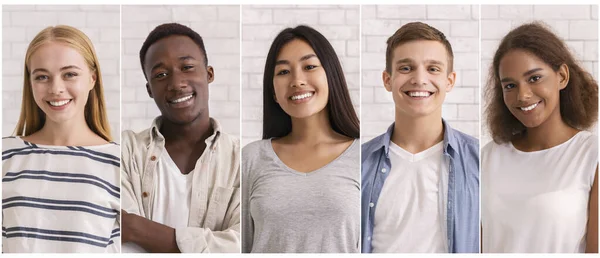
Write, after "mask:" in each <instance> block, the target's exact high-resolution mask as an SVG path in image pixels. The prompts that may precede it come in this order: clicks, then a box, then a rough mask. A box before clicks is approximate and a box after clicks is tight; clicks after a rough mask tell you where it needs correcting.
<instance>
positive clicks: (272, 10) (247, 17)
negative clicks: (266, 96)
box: [242, 5, 360, 146]
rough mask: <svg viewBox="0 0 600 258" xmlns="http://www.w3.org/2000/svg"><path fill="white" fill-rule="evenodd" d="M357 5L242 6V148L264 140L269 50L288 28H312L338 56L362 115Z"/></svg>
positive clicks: (358, 110) (351, 94)
mask: <svg viewBox="0 0 600 258" xmlns="http://www.w3.org/2000/svg"><path fill="white" fill-rule="evenodd" d="M359 12H360V8H359V6H358V5H346V6H325V5H320V6H307V5H301V6H266V5H261V6H248V5H244V6H242V94H243V96H244V98H243V100H242V130H243V132H242V146H244V145H246V144H248V143H250V142H252V141H256V140H259V139H260V138H261V136H262V101H263V100H262V79H263V70H264V66H265V62H266V57H267V53H268V52H269V47H270V46H271V43H272V42H273V39H275V36H277V34H278V33H279V32H280V31H282V30H283V29H285V28H287V27H295V26H297V25H300V24H304V25H309V26H311V27H313V28H315V29H316V30H318V31H319V32H320V33H321V34H323V35H324V36H325V38H327V39H328V40H329V42H330V43H331V45H332V46H333V48H334V49H335V52H336V54H337V55H338V57H339V59H340V62H341V63H342V67H343V70H344V74H345V75H346V82H347V83H348V89H349V91H350V96H351V98H352V102H353V103H354V107H355V110H356V112H357V115H358V114H360V113H359V112H360V109H359V102H360V88H359V87H360V86H359V76H360V71H359V67H360V63H359V62H360V61H359V60H360V59H359V58H360V55H359V53H360V51H359V44H360V43H359V42H360V41H359V40H360V39H359V27H360V26H359V19H360V16H359Z"/></svg>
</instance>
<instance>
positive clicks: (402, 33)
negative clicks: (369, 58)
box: [385, 22, 454, 74]
mask: <svg viewBox="0 0 600 258" xmlns="http://www.w3.org/2000/svg"><path fill="white" fill-rule="evenodd" d="M415 40H433V41H438V42H440V43H442V44H443V45H444V47H446V52H448V73H450V72H452V71H453V66H454V65H453V63H454V54H453V53H452V46H451V45H450V42H449V41H448V39H446V36H445V35H444V33H442V32H441V31H439V30H438V29H436V28H434V27H431V26H429V25H427V24H425V23H422V22H411V23H407V24H404V26H402V27H400V29H398V30H397V31H396V32H395V33H394V35H392V36H391V37H389V38H388V40H387V50H386V51H385V70H386V71H387V72H388V73H389V74H392V61H393V59H394V49H396V47H398V46H400V45H402V44H404V43H407V42H410V41H415Z"/></svg>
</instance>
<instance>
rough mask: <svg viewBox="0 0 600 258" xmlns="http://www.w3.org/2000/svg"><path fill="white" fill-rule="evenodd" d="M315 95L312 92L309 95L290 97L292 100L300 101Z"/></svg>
mask: <svg viewBox="0 0 600 258" xmlns="http://www.w3.org/2000/svg"><path fill="white" fill-rule="evenodd" d="M312 95H313V93H312V92H308V93H304V94H302V95H296V96H292V97H290V98H291V99H292V100H300V99H305V98H308V97H310V96H312Z"/></svg>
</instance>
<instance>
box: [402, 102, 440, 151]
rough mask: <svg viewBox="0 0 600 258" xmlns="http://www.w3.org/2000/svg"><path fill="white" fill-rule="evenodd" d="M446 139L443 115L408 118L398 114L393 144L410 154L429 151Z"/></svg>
mask: <svg viewBox="0 0 600 258" xmlns="http://www.w3.org/2000/svg"><path fill="white" fill-rule="evenodd" d="M443 139H444V125H443V123H442V117H441V115H437V114H432V115H429V116H424V117H417V118H415V117H408V116H404V115H402V114H400V113H399V112H396V120H395V124H394V132H393V134H392V142H393V143H395V144H396V145H398V146H400V147H401V148H403V149H405V150H406V151H408V152H410V153H413V154H414V153H419V152H421V151H424V150H426V149H429V148H430V147H432V146H433V145H435V144H437V143H439V142H440V141H442V140H443Z"/></svg>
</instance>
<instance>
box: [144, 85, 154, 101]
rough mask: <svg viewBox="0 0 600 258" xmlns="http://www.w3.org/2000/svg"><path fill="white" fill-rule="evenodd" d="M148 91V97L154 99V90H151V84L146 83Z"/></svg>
mask: <svg viewBox="0 0 600 258" xmlns="http://www.w3.org/2000/svg"><path fill="white" fill-rule="evenodd" d="M146 91H148V96H150V98H154V96H152V90H151V89H150V84H149V83H146Z"/></svg>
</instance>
